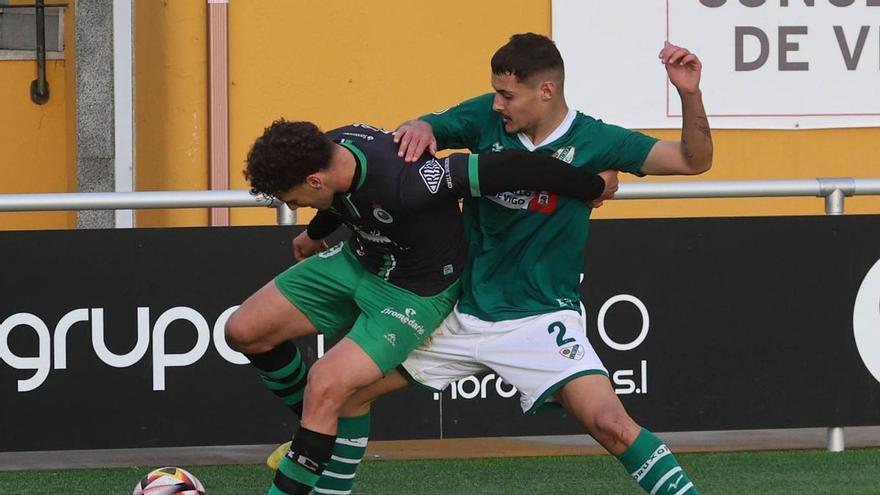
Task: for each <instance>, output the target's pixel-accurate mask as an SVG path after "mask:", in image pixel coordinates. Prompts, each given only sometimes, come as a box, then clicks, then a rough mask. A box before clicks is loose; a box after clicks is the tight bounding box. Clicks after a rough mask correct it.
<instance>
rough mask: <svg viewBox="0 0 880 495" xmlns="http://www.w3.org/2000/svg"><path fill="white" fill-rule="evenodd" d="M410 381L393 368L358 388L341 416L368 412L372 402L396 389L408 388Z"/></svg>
mask: <svg viewBox="0 0 880 495" xmlns="http://www.w3.org/2000/svg"><path fill="white" fill-rule="evenodd" d="M408 385H409V382H408V381H407V379H406V378H405V377H404V375H403V374H401V373H400V372H399V371H398V370H391V371H389V372H388V373H386V374H385V376H383V377H382V378H381V379H380V380H377V381H375V382H373V383H371V384H370V385H367V386H366V387H364V388H362V389H360V390H358V391H357V392H355V393H354V395H352V396H351V397H350V398H349V399H348V400H347V401H346V402H345V405H344V406H343V408H342V410H341V411H340V412H339V416H340V417H354V416H361V415H364V414H366V413H367V412H368V411H369V410H370V404H371V403H372V402H373V401H375V400H376V399H378V398H380V397H384V396H386V395H388V394H390V393H392V392H394V391H397V390H400V389H402V388H406V387H407V386H408Z"/></svg>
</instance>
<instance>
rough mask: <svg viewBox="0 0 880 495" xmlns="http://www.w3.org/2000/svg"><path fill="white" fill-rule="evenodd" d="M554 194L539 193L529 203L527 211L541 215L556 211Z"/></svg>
mask: <svg viewBox="0 0 880 495" xmlns="http://www.w3.org/2000/svg"><path fill="white" fill-rule="evenodd" d="M557 198H558V197H557V196H556V194H554V193H551V192H549V191H540V192H538V193H537V194H535V195H534V196H533V197H532V200H531V201H529V211H538V212H541V213H548V214H549V213H553V212H554V211H556V203H557V201H558V199H557Z"/></svg>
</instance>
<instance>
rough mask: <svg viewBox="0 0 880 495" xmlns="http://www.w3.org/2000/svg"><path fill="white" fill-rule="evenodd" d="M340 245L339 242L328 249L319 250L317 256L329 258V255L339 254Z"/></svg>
mask: <svg viewBox="0 0 880 495" xmlns="http://www.w3.org/2000/svg"><path fill="white" fill-rule="evenodd" d="M342 246H343V243H341V242H340V243H339V244H337V245H335V246H333V247H331V248H330V249H327V250H325V251H321V252H320V253H318V257H319V258H329V257H331V256H334V255H337V254H339V252H340V251H342Z"/></svg>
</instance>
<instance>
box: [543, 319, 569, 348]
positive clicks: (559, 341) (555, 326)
mask: <svg viewBox="0 0 880 495" xmlns="http://www.w3.org/2000/svg"><path fill="white" fill-rule="evenodd" d="M556 330H559V333H558V334H557V335H556V345H558V346H559V347H562V346H564V345H566V344H571V343H572V342H574V341H575V339H574V338H573V337H569V338H567V339H566V338H565V325H563V324H562V322H561V321H554V322H553V323H551V324H550V326H549V327H547V333H549V334H552V333H553V332H555V331H556Z"/></svg>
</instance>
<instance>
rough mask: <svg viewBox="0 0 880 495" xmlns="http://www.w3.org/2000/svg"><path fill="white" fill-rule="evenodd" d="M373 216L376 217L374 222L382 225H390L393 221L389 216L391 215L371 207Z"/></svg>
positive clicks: (376, 207) (378, 208) (379, 208)
mask: <svg viewBox="0 0 880 495" xmlns="http://www.w3.org/2000/svg"><path fill="white" fill-rule="evenodd" d="M373 216H374V217H376V220H378V221H380V222H382V223H391V222H393V221H394V217H392V216H391V213H388V212H387V211H385V210H383V209H382V208H381V207H378V206H375V207H373Z"/></svg>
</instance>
